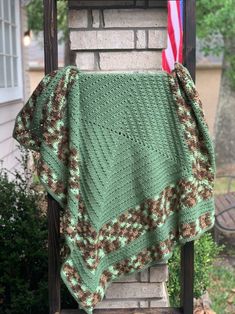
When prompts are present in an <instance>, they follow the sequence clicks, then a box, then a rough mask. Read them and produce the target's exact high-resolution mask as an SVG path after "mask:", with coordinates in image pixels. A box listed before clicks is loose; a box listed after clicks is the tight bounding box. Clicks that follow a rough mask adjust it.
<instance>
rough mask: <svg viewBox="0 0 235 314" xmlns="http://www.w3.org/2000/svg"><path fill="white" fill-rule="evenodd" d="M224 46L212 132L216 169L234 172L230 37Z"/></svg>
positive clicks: (234, 106)
mask: <svg viewBox="0 0 235 314" xmlns="http://www.w3.org/2000/svg"><path fill="white" fill-rule="evenodd" d="M233 41H234V40H233ZM225 47H226V52H225V54H224V58H223V65H222V77H221V84H220V93H219V102H218V106H217V113H216V121H215V127H214V133H215V153H216V166H217V171H218V172H227V173H229V174H231V172H232V171H233V172H234V173H235V87H234V86H232V84H231V82H230V79H229V77H228V69H229V67H230V64H229V61H228V58H227V56H229V55H230V56H231V55H233V54H234V53H235V51H234V47H235V45H234V43H233V42H231V39H230V41H226V40H225ZM212 92H213V91H212Z"/></svg>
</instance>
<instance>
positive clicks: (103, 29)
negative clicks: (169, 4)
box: [69, 14, 167, 32]
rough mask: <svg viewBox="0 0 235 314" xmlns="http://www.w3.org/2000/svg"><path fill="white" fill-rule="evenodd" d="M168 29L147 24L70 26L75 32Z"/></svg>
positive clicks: (71, 30)
mask: <svg viewBox="0 0 235 314" xmlns="http://www.w3.org/2000/svg"><path fill="white" fill-rule="evenodd" d="M101 16H102V14H101ZM101 22H102V23H104V21H103V16H102V18H101ZM166 29H167V27H166V26H146V27H144V26H141V27H138V26H133V27H131V26H130V27H127V26H126V27H105V28H104V27H101V28H89V29H88V28H87V27H74V28H72V27H70V28H69V31H70V32H75V31H84V32H86V31H96V30H99V31H102V32H103V31H104V32H105V31H109V30H110V31H114V30H116V31H119V30H120V31H132V30H159V31H166Z"/></svg>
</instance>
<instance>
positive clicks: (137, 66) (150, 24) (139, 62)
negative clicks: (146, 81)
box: [69, 0, 167, 71]
mask: <svg viewBox="0 0 235 314" xmlns="http://www.w3.org/2000/svg"><path fill="white" fill-rule="evenodd" d="M69 6H70V10H69V28H70V41H71V49H72V50H74V51H76V65H77V66H78V67H79V68H80V69H81V70H87V71H89V70H91V71H92V70H93V71H119V70H134V71H135V70H136V71H141V70H143V71H144V70H159V69H160V68H161V51H162V49H163V48H165V47H166V43H167V41H166V39H167V36H166V27H167V11H166V8H165V7H164V2H163V1H150V0H149V1H69Z"/></svg>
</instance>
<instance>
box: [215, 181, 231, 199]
mask: <svg viewBox="0 0 235 314" xmlns="http://www.w3.org/2000/svg"><path fill="white" fill-rule="evenodd" d="M229 180H230V178H216V179H215V188H214V191H215V194H216V195H217V194H223V193H227V191H228V186H229ZM230 191H231V192H232V191H233V192H234V191H235V178H233V179H232V180H231V185H230Z"/></svg>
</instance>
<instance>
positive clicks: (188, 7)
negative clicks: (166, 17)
mask: <svg viewBox="0 0 235 314" xmlns="http://www.w3.org/2000/svg"><path fill="white" fill-rule="evenodd" d="M195 11H196V2H195V0H190V1H188V0H187V1H184V14H183V20H184V38H183V44H184V52H183V59H184V65H185V66H186V67H187V69H188V70H189V72H190V74H191V76H192V78H193V80H195V68H196V58H195V48H196V16H195V13H196V12H195ZM193 287H194V241H191V242H188V243H186V244H185V245H184V246H182V248H181V306H182V309H183V313H184V314H193Z"/></svg>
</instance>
